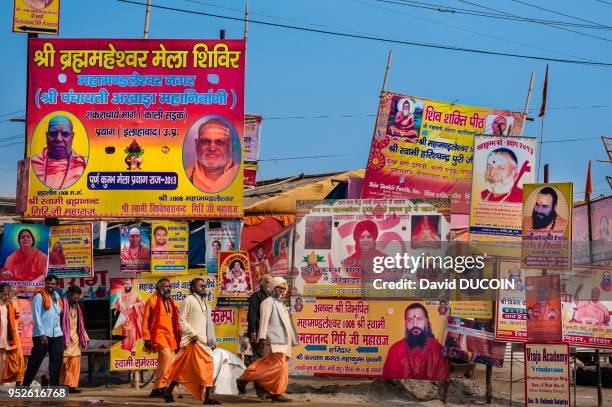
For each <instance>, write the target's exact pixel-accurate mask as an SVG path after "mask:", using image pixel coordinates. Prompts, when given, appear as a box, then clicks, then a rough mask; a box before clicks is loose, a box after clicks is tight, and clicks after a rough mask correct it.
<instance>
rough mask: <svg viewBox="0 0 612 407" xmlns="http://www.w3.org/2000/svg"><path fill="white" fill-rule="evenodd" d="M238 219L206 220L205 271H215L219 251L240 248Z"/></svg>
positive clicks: (240, 226) (239, 223) (239, 224)
mask: <svg viewBox="0 0 612 407" xmlns="http://www.w3.org/2000/svg"><path fill="white" fill-rule="evenodd" d="M241 229H242V224H241V222H240V221H238V220H224V221H207V222H206V271H207V272H208V273H209V274H210V273H216V272H217V269H218V267H219V252H221V251H222V250H223V251H228V250H229V251H231V250H238V249H239V248H240V230H241Z"/></svg>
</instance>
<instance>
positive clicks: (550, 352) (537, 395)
mask: <svg viewBox="0 0 612 407" xmlns="http://www.w3.org/2000/svg"><path fill="white" fill-rule="evenodd" d="M570 392H571V386H570V351H569V346H568V345H567V344H564V343H563V344H561V343H560V344H543V343H527V344H525V406H526V407H537V406H568V407H569V406H571V405H572V399H571V394H570Z"/></svg>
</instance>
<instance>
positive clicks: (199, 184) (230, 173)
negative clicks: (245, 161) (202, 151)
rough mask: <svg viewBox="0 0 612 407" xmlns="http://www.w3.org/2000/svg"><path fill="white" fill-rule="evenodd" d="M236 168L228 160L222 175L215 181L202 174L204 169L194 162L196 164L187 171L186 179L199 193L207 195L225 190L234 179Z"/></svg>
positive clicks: (236, 172) (236, 166)
mask: <svg viewBox="0 0 612 407" xmlns="http://www.w3.org/2000/svg"><path fill="white" fill-rule="evenodd" d="M238 168H239V166H238V165H236V164H234V162H233V161H232V160H230V161H229V162H228V163H227V164H226V165H225V168H224V169H223V175H221V176H220V177H219V178H217V179H216V180H212V179H210V178H208V177H207V176H206V174H204V168H202V166H201V165H200V163H199V162H198V161H196V164H195V165H194V166H193V167H191V168H189V169H188V170H187V178H189V179H190V180H191V182H192V183H193V184H194V185H195V186H196V188H198V189H199V190H200V191H203V192H209V193H212V192H219V191H221V190H224V189H225V188H227V187H228V186H229V185H230V184H231V183H232V181H233V180H234V178H236V175H237V174H238Z"/></svg>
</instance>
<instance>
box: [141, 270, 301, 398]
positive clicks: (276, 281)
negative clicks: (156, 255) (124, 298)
mask: <svg viewBox="0 0 612 407" xmlns="http://www.w3.org/2000/svg"><path fill="white" fill-rule="evenodd" d="M189 290H190V292H191V294H190V295H188V296H187V298H185V300H184V301H183V303H182V305H181V307H180V309H179V308H178V307H177V305H176V304H175V303H174V301H173V299H172V289H171V283H170V280H168V279H167V278H162V279H160V280H159V281H158V282H157V285H156V292H155V294H154V295H152V296H151V297H150V298H149V299H148V300H147V302H146V304H145V308H144V315H143V326H142V335H143V340H144V347H145V350H146V351H147V352H150V353H152V352H157V361H158V363H157V370H156V373H155V384H154V387H153V390H152V391H151V393H150V394H149V396H150V397H163V398H164V399H165V401H166V402H168V403H171V402H174V396H173V391H174V389H175V387H176V386H177V385H181V386H183V387H184V388H185V389H186V390H187V391H188V392H189V393H191V394H192V395H193V396H194V397H196V398H197V399H199V400H203V401H204V404H220V402H219V401H218V400H216V399H215V398H213V396H212V393H213V383H214V382H213V376H214V363H213V349H214V348H215V347H216V338H215V331H214V326H213V323H212V316H211V310H210V309H209V307H208V305H207V304H206V282H205V281H204V279H202V278H194V279H193V280H191V282H190V285H189ZM286 292H287V282H286V281H285V280H284V279H283V278H282V277H271V276H270V275H265V276H263V277H262V278H261V280H260V290H259V291H257V292H256V293H254V294H253V295H252V296H251V298H250V299H249V314H248V315H249V318H248V319H249V332H248V335H249V337H250V340H251V344H252V349H253V356H254V359H255V360H254V361H253V363H251V364H250V365H249V366H248V368H247V369H246V370H245V371H244V372H243V374H242V376H241V377H240V379H239V381H238V388H239V392H240V393H244V392H245V386H246V383H247V382H249V381H252V382H254V383H255V390H256V392H257V394H258V396H260V397H269V398H270V399H271V400H272V401H278V402H286V401H290V399H288V398H287V397H285V396H284V395H283V394H284V392H285V390H286V389H287V384H288V381H289V365H288V361H289V358H290V357H291V347H292V346H295V345H297V336H296V333H295V330H294V329H293V326H292V323H291V317H290V316H289V311H288V310H287V308H286V306H285V305H284V304H283V301H284V299H285V294H286ZM175 353H176V354H177V355H176V357H175V356H174V354H175Z"/></svg>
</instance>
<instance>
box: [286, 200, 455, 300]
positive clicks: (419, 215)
mask: <svg viewBox="0 0 612 407" xmlns="http://www.w3.org/2000/svg"><path fill="white" fill-rule="evenodd" d="M449 215H450V214H449V200H448V199H412V200H410V199H405V198H393V199H339V200H324V201H297V221H296V242H295V261H294V265H295V267H296V268H297V272H298V275H297V276H296V277H295V279H294V287H293V289H294V293H295V294H300V295H306V296H336V297H361V296H364V295H365V296H372V297H381V296H399V297H409V298H423V297H421V296H420V294H419V291H418V290H406V289H405V288H400V287H397V288H398V289H397V290H386V289H377V288H376V287H378V285H375V284H377V283H376V281H379V280H381V279H386V280H389V281H399V280H402V279H403V278H405V279H409V280H412V281H417V280H419V279H421V278H423V277H426V276H425V275H423V274H422V273H420V272H416V273H415V270H414V269H413V270H412V272H411V270H409V269H408V268H405V269H393V270H388V271H389V272H388V273H387V272H381V270H375V269H374V258H376V257H383V256H395V255H396V253H397V254H400V253H402V254H403V253H409V254H414V255H415V256H418V255H422V253H423V251H424V250H427V251H428V252H429V253H433V252H434V251H440V250H442V244H443V242H445V241H448V235H449V233H450V216H449ZM419 271H420V270H419ZM429 271H431V272H432V273H431V275H432V276H435V278H438V277H440V278H443V275H444V273H443V272H441V271H440V270H429ZM438 271H440V273H438ZM424 291H431V290H424ZM428 298H429V297H428Z"/></svg>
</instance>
